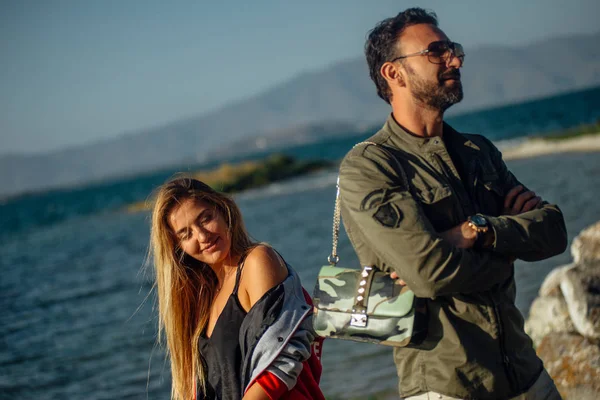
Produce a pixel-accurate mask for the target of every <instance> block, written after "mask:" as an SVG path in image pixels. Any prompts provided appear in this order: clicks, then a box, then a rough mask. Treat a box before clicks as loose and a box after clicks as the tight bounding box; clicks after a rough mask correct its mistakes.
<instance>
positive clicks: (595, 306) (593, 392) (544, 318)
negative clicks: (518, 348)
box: [525, 222, 600, 400]
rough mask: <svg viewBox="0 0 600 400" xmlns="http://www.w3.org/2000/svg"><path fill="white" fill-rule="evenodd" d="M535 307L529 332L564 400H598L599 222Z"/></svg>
mask: <svg viewBox="0 0 600 400" xmlns="http://www.w3.org/2000/svg"><path fill="white" fill-rule="evenodd" d="M571 254H572V255H573V259H574V263H573V264H569V265H565V266H562V267H558V268H556V269H555V270H554V271H552V272H551V273H550V274H548V276H547V277H546V279H545V280H544V283H543V284H542V286H541V288H540V291H539V297H538V298H536V299H535V300H534V302H533V304H532V305H531V310H530V314H529V319H528V320H527V322H526V323H525V330H526V331H527V333H528V334H529V335H530V336H531V338H532V339H533V342H534V344H535V345H536V348H537V353H538V355H539V356H540V358H541V359H542V360H543V361H544V365H545V366H546V369H547V370H548V372H549V373H550V375H551V376H552V378H553V379H554V382H555V383H556V386H557V387H558V389H559V391H560V392H561V394H562V395H563V397H564V398H565V399H583V400H585V399H597V398H600V222H598V223H596V224H594V225H592V226H590V227H589V228H587V229H585V230H584V231H582V232H581V233H580V234H579V235H578V236H577V237H576V238H575V239H574V240H573V244H572V246H571Z"/></svg>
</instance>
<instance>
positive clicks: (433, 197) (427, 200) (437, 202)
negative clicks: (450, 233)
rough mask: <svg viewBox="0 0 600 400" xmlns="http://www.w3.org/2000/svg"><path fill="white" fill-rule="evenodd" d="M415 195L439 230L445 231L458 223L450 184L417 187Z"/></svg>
mask: <svg viewBox="0 0 600 400" xmlns="http://www.w3.org/2000/svg"><path fill="white" fill-rule="evenodd" d="M415 195H416V197H417V198H418V199H419V201H420V203H421V207H422V208H423V212H424V213H425V216H426V217H427V219H428V220H429V222H431V225H433V228H434V229H435V230H436V231H437V232H443V231H445V230H448V229H450V228H452V227H453V226H455V225H457V224H458V218H457V216H456V212H455V198H454V196H453V193H452V189H451V188H450V187H449V186H446V185H442V186H435V187H431V188H423V189H418V188H415Z"/></svg>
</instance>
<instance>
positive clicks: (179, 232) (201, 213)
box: [175, 208, 209, 236]
mask: <svg viewBox="0 0 600 400" xmlns="http://www.w3.org/2000/svg"><path fill="white" fill-rule="evenodd" d="M208 211H209V209H208V208H205V209H204V210H202V211H201V212H199V213H198V215H196V217H195V218H194V221H196V220H197V219H198V218H200V217H202V216H203V215H204V214H206V213H207V212H208ZM188 229H189V226H184V227H183V228H181V229H179V230H178V231H177V232H175V235H176V236H179V235H181V234H182V233H184V232H185V231H187V230H188Z"/></svg>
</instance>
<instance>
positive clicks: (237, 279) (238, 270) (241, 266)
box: [231, 256, 246, 296]
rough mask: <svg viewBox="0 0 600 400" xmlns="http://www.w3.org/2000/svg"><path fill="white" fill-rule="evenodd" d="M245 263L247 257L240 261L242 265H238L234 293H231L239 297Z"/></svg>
mask: <svg viewBox="0 0 600 400" xmlns="http://www.w3.org/2000/svg"><path fill="white" fill-rule="evenodd" d="M245 262H246V256H244V257H243V258H242V259H241V260H240V265H238V267H237V271H236V273H235V286H234V287H233V292H232V293H231V294H232V295H234V296H237V293H238V289H239V287H240V279H241V278H242V269H243V268H244V263H245Z"/></svg>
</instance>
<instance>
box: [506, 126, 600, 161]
mask: <svg viewBox="0 0 600 400" xmlns="http://www.w3.org/2000/svg"><path fill="white" fill-rule="evenodd" d="M573 152H576V153H577V152H600V131H599V132H597V133H595V134H587V135H583V136H576V137H571V138H566V139H561V140H549V139H548V138H530V139H526V140H525V141H524V142H522V143H519V144H517V145H514V146H507V147H505V148H504V149H503V151H502V157H503V158H504V159H505V160H516V159H521V158H529V157H537V156H543V155H547V154H555V153H573Z"/></svg>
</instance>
